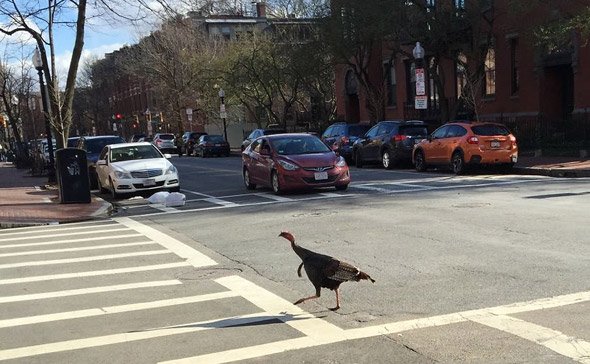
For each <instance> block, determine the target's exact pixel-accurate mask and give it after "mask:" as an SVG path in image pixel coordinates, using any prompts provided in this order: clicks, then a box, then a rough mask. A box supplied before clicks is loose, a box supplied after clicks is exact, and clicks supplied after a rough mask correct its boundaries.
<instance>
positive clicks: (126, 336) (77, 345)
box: [0, 312, 269, 360]
mask: <svg viewBox="0 0 590 364" xmlns="http://www.w3.org/2000/svg"><path fill="white" fill-rule="evenodd" d="M268 319H269V317H268V314H267V313H266V312H261V313H254V314H249V315H242V316H234V317H226V318H222V319H214V320H208V321H200V322H191V323H187V324H182V325H179V327H175V326H169V327H162V328H156V329H146V330H143V331H132V332H125V333H122V334H112V335H105V336H95V337H89V338H85V339H74V340H67V341H61V342H54V343H50V344H40V345H34V346H25V347H20V348H14V349H7V350H0V360H9V359H20V358H27V357H31V356H36V355H42V354H50V353H58V352H64V351H71V350H79V349H86V348H95V347H99V346H105V345H113V344H120V343H127V342H132V341H138V340H147V339H153V338H158V337H164V336H171V335H179V334H188V333H193V332H198V331H205V330H212V329H215V328H222V327H227V326H231V325H246V324H250V323H254V322H259V321H263V320H268Z"/></svg>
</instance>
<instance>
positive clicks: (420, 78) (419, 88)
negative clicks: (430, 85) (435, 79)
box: [416, 68, 426, 96]
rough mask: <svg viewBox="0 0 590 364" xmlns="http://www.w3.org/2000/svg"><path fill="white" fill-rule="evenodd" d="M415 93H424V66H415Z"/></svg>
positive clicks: (421, 94)
mask: <svg viewBox="0 0 590 364" xmlns="http://www.w3.org/2000/svg"><path fill="white" fill-rule="evenodd" d="M416 95H418V96H423V95H426V82H425V77H424V68H416Z"/></svg>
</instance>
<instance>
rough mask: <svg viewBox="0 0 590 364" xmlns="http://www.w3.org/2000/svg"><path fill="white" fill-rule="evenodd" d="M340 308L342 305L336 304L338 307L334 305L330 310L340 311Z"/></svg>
mask: <svg viewBox="0 0 590 364" xmlns="http://www.w3.org/2000/svg"><path fill="white" fill-rule="evenodd" d="M339 309H340V306H336V307H332V308H330V309H329V310H330V311H338V310H339Z"/></svg>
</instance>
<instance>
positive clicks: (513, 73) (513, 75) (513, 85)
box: [510, 38, 520, 96]
mask: <svg viewBox="0 0 590 364" xmlns="http://www.w3.org/2000/svg"><path fill="white" fill-rule="evenodd" d="M519 88H520V77H519V74H518V38H512V39H510V94H511V95H513V96H514V95H517V94H518V89H519Z"/></svg>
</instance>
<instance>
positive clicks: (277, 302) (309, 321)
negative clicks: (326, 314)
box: [215, 276, 343, 336]
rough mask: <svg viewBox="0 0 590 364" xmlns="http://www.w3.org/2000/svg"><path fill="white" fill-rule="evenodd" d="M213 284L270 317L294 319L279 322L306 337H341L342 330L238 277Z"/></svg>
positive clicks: (226, 278)
mask: <svg viewBox="0 0 590 364" xmlns="http://www.w3.org/2000/svg"><path fill="white" fill-rule="evenodd" d="M215 282H217V283H219V284H221V285H222V286H224V287H226V288H228V289H230V290H231V291H233V292H237V293H238V294H239V295H240V296H242V297H244V298H245V299H247V300H248V301H250V302H252V303H253V304H254V305H256V306H258V307H260V308H261V309H262V310H263V311H265V312H267V313H269V314H270V315H275V316H277V317H281V315H284V317H285V318H289V317H294V318H296V319H295V320H292V321H291V320H281V321H284V322H285V323H286V324H287V325H289V326H291V327H292V328H294V329H296V330H298V331H301V332H302V333H303V334H305V335H306V336H317V335H320V336H325V335H334V336H340V335H342V332H343V330H342V329H341V328H339V327H338V326H336V325H332V324H331V323H328V322H326V321H324V320H322V319H319V318H317V317H315V316H314V315H312V314H310V313H307V312H305V311H303V310H302V309H301V308H300V307H299V306H295V305H294V304H293V303H291V302H289V301H287V300H285V299H284V298H281V297H279V296H277V295H275V294H274V293H271V292H269V291H267V290H265V289H264V288H262V287H260V286H257V285H255V284H254V283H252V282H250V281H248V280H246V279H244V278H242V277H239V276H229V277H224V278H219V279H216V280H215Z"/></svg>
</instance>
